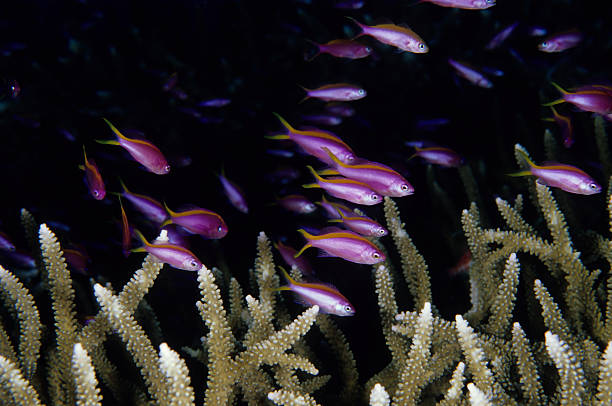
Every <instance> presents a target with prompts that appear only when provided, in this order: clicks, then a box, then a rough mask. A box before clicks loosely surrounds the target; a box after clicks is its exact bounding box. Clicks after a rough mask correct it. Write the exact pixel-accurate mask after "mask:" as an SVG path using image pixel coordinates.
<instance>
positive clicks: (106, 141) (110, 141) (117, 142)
mask: <svg viewBox="0 0 612 406" xmlns="http://www.w3.org/2000/svg"><path fill="white" fill-rule="evenodd" d="M96 142H97V143H98V144H104V145H120V144H119V141H117V140H96Z"/></svg>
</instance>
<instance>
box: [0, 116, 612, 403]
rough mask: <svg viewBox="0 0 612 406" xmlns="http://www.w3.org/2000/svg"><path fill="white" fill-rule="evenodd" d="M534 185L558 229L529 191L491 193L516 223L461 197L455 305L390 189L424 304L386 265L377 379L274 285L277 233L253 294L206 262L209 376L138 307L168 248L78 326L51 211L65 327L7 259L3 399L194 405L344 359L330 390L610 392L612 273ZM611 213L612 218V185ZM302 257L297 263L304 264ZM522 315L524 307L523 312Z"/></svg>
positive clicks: (289, 396)
mask: <svg viewBox="0 0 612 406" xmlns="http://www.w3.org/2000/svg"><path fill="white" fill-rule="evenodd" d="M602 128H603V127H601V129H599V132H600V134H598V136H599V137H600V138H601V137H603V136H602V135H601V134H602V133H603V129H602ZM598 143H603V141H602V140H599V141H598ZM516 148H517V149H518V148H522V147H520V146H518V145H517V146H516ZM524 152H525V153H526V151H524ZM549 152H550V151H549ZM519 155H521V154H517V160H519V158H518V156H519ZM519 164H520V160H519ZM611 183H612V180H611ZM611 188H612V186H611ZM531 193H532V194H533V196H532V198H533V200H534V201H535V202H536V204H537V208H538V210H539V212H540V213H541V214H542V216H543V218H544V220H545V223H546V226H547V229H548V232H547V233H548V234H549V236H548V237H544V233H543V232H541V231H537V227H536V226H535V225H532V224H529V223H528V222H527V221H526V220H525V219H524V218H523V215H522V206H523V200H522V197H521V196H520V195H519V196H517V198H516V200H515V203H514V205H512V204H510V203H509V202H507V201H505V200H503V199H501V198H497V199H496V200H495V203H496V204H497V208H498V210H499V213H500V215H501V218H502V219H503V220H504V222H505V224H506V227H505V229H504V230H502V229H487V228H484V227H483V226H482V225H481V221H480V214H479V209H478V208H477V206H476V204H475V203H473V204H472V205H471V206H470V208H469V209H467V210H464V211H463V214H462V223H463V229H464V232H465V236H466V238H467V241H468V245H469V248H470V251H471V253H472V258H473V261H472V264H471V266H470V270H469V281H470V289H471V300H472V308H471V309H470V310H469V311H468V312H467V313H466V314H463V315H456V316H455V320H454V321H447V320H444V319H443V318H441V317H440V316H439V314H438V311H437V310H436V308H435V306H434V305H433V304H432V295H431V289H430V280H429V274H428V271H427V265H426V263H425V260H424V258H423V257H422V256H421V255H420V254H419V252H418V251H417V249H416V247H415V245H414V244H413V243H412V240H411V239H410V237H409V236H408V234H407V233H406V231H405V230H404V226H403V224H402V223H401V220H400V215H399V211H398V209H397V206H396V205H395V203H394V202H393V201H392V200H391V199H389V198H386V200H385V204H384V209H385V215H386V220H387V225H388V228H389V230H390V231H391V235H392V237H393V240H394V243H395V246H396V248H397V250H398V252H399V254H400V257H401V269H402V274H403V277H404V279H405V281H406V283H407V285H408V288H409V291H410V293H411V295H412V299H413V302H414V304H415V311H403V312H400V311H399V309H398V306H397V303H396V301H395V290H394V280H393V277H394V275H396V273H395V272H394V271H393V266H392V264H391V263H390V262H389V261H387V262H385V263H383V264H379V265H377V266H375V267H374V269H373V276H374V280H375V286H376V293H377V296H378V305H379V310H380V318H381V328H382V332H383V334H384V336H385V339H386V344H387V347H388V350H389V352H390V356H391V361H390V363H389V364H388V365H387V366H386V367H385V368H384V369H383V370H381V371H380V372H379V373H377V374H376V375H375V376H374V377H372V378H370V379H369V380H368V381H367V382H366V384H365V388H362V387H360V383H359V375H358V371H357V367H356V364H355V360H354V358H353V355H352V353H351V350H350V348H349V345H348V341H347V339H346V338H345V337H344V335H343V334H342V333H341V332H340V330H339V329H338V328H337V327H336V326H335V324H334V322H333V321H332V319H331V318H330V317H329V316H327V315H324V314H319V309H318V307H317V306H313V307H311V308H308V309H306V310H305V311H304V312H303V313H302V314H301V315H299V316H298V317H297V318H296V319H294V320H291V317H290V316H289V314H288V312H287V310H286V307H285V306H284V305H283V304H282V303H281V301H280V300H279V299H278V296H277V292H276V289H277V288H278V286H279V277H278V275H277V273H276V270H275V267H274V263H273V259H272V251H271V247H270V242H269V240H268V238H267V237H266V235H265V234H263V233H261V234H260V235H259V236H258V238H257V250H258V256H257V259H256V261H255V266H254V270H253V273H252V275H253V277H254V280H255V284H254V287H255V290H258V292H257V298H256V297H255V296H252V295H247V296H246V297H243V293H242V289H241V287H240V285H239V284H238V282H237V281H236V279H233V278H231V279H230V282H229V283H228V293H227V297H228V300H227V301H228V304H227V305H224V303H223V300H222V296H221V291H220V289H219V287H218V282H217V281H216V278H215V274H216V273H217V272H216V271H214V270H209V269H208V268H206V267H203V268H202V269H201V270H200V271H199V272H198V282H199V288H200V291H201V299H200V300H199V301H198V302H197V303H196V306H197V309H198V310H199V313H200V315H201V318H202V320H203V324H204V325H205V330H206V334H205V336H204V337H203V338H202V340H201V342H202V348H200V349H193V348H183V349H181V350H180V351H179V352H180V353H182V354H183V355H188V356H192V357H194V358H196V359H198V360H201V361H202V362H203V363H204V364H205V365H206V368H205V370H206V371H207V375H208V376H207V382H206V385H205V392H204V393H203V394H196V393H194V390H193V387H192V385H191V382H190V373H189V372H190V371H189V370H188V368H187V365H186V363H185V360H184V359H183V358H182V357H181V355H179V352H177V351H176V350H173V349H172V348H170V347H169V346H168V345H167V344H165V343H162V344H161V345H160V346H159V349H156V348H154V346H153V344H152V342H151V339H150V338H149V337H148V336H147V334H146V333H145V330H144V329H143V328H142V327H141V325H140V324H139V322H137V319H136V318H135V311H136V308H137V306H138V305H139V304H140V303H141V302H142V301H143V298H144V296H145V295H146V294H147V292H148V291H149V289H150V288H151V287H152V286H153V284H154V282H155V280H156V278H157V276H158V274H159V272H160V271H161V269H162V264H161V263H160V262H158V261H157V260H156V259H155V258H154V257H152V256H147V257H146V258H145V260H144V262H143V264H142V267H141V268H140V269H139V270H137V271H136V272H135V273H134V275H133V276H132V278H131V280H130V281H129V282H128V283H127V284H126V285H125V286H124V287H123V288H122V290H121V291H120V292H119V293H114V292H113V291H112V290H111V288H110V286H102V285H100V284H95V286H93V289H92V292H91V295H93V296H95V298H96V300H97V302H98V304H99V307H100V311H99V313H98V314H97V315H96V317H95V318H94V319H93V321H91V322H90V323H89V324H88V325H87V326H84V327H82V326H81V325H80V324H79V323H77V321H76V316H75V291H74V290H73V286H72V282H71V279H70V274H69V271H68V269H67V267H66V264H65V261H64V259H63V254H62V251H61V248H60V245H59V243H58V241H57V239H56V237H55V235H54V234H53V232H52V231H51V230H49V228H48V227H47V226H46V225H44V224H43V225H41V226H40V227H39V232H38V235H39V240H40V250H41V251H40V253H41V257H42V261H43V263H44V267H41V268H42V269H41V271H42V276H43V278H42V279H43V281H45V284H46V286H47V288H48V291H49V296H50V298H51V303H52V308H53V315H54V323H55V328H54V329H51V328H50V326H44V325H42V324H41V321H40V319H41V318H40V315H39V311H38V309H37V307H36V303H35V301H34V298H33V296H32V294H31V293H30V291H29V290H28V289H27V288H26V287H24V285H23V284H22V283H21V282H20V281H19V280H18V279H17V278H16V277H15V276H14V275H13V274H12V273H11V272H10V271H9V270H6V269H4V268H2V267H0V284H1V287H2V289H1V292H2V295H1V296H2V299H3V301H4V304H5V308H6V309H7V313H8V314H9V315H10V316H11V317H12V318H13V319H14V321H15V322H14V323H13V322H12V320H3V324H2V325H0V354H1V355H0V384H1V385H0V403H1V404H3V405H4V404H7V405H9V404H17V405H39V404H50V405H68V404H78V405H98V404H113V405H114V404H159V405H191V404H195V399H196V398H197V397H196V395H198V396H199V398H201V399H203V402H204V404H206V405H228V404H236V403H238V402H245V403H248V404H252V405H257V404H270V402H273V403H275V404H279V405H316V404H317V401H316V400H315V398H316V397H318V396H317V394H316V393H315V392H317V390H318V389H320V388H324V387H325V386H326V384H327V383H328V381H329V380H330V378H331V377H330V376H329V375H323V376H318V369H319V368H322V367H324V368H325V370H332V371H337V372H335V373H337V375H338V376H337V377H334V379H336V380H337V381H338V382H341V383H342V389H341V390H329V391H325V390H323V391H321V395H320V396H321V398H322V399H324V400H325V402H326V403H328V404H358V403H367V402H369V404H370V405H374V406H384V405H390V404H393V405H412V404H414V405H416V404H439V405H465V404H472V405H502V404H503V405H513V404H516V405H518V404H528V405H540V404H562V405H580V404H584V405H610V404H612V345H610V342H611V340H612V277H610V276H609V275H608V276H607V281H606V280H605V279H606V278H604V276H603V275H602V273H601V272H600V271H599V270H589V269H588V268H587V267H586V266H585V264H584V263H583V262H582V260H581V256H580V252H578V251H576V249H575V248H574V244H573V242H572V239H571V237H570V233H569V229H568V226H567V224H566V220H565V216H564V214H563V213H562V212H561V210H559V208H558V204H557V201H556V200H555V199H554V197H553V194H552V193H551V190H550V189H549V188H548V187H547V186H543V185H540V184H537V183H533V184H532V186H531ZM608 214H609V217H610V229H611V230H610V232H611V233H612V196H611V193H610V192H609V193H608ZM22 218H23V223H24V225H25V226H26V234H27V235H29V238H31V239H32V238H34V236H35V231H34V230H33V229H34V228H38V227H37V226H36V223H35V221H34V219H33V218H32V217H31V215H30V214H29V213H27V212H26V211H23V212H22ZM589 236H590V237H591V240H592V241H594V244H593V246H594V248H593V249H592V251H593V253H592V254H591V256H592V257H593V258H596V259H599V260H600V261H607V262H608V264H609V265H610V266H612V240H610V239H607V238H605V237H603V236H600V235H597V234H595V233H593V232H591V233H590V234H589ZM33 246H34V245H33ZM519 258H520V261H519ZM292 273H293V276H294V277H295V278H299V277H300V275H299V274H298V273H297V270H296V269H293V271H292ZM608 274H609V272H608ZM543 281H544V282H545V283H544V282H543ZM222 286H224V285H222ZM550 292H555V293H556V297H553V295H551V293H550ZM517 297H518V298H519V299H520V300H518V301H517ZM515 304H516V306H521V308H520V309H519V308H516V309H515ZM226 309H228V310H226ZM518 319H520V320H526V321H524V322H523V324H525V326H522V325H521V324H520V323H519V322H518V321H517V320H518ZM313 324H315V325H316V328H317V329H318V330H319V331H320V333H321V335H322V337H323V338H324V340H325V341H326V342H327V343H328V347H329V348H330V349H331V350H332V351H333V352H334V353H335V356H336V358H335V359H334V360H333V362H329V364H333V365H338V367H336V368H334V367H329V365H327V364H323V363H322V362H321V361H320V360H319V359H318V357H317V355H316V354H315V352H314V351H313V349H312V348H311V346H309V344H308V343H307V341H306V340H305V339H304V338H305V335H306V333H308V332H309V330H311V329H312V328H313ZM525 331H527V332H528V333H529V334H526V332H525ZM111 335H112V336H115V337H119V338H120V339H121V341H123V343H124V345H125V348H126V350H127V352H128V353H129V354H130V355H131V358H132V360H133V363H134V364H135V365H136V366H137V368H138V369H139V371H140V374H141V378H142V379H141V380H133V379H131V377H130V376H128V375H126V373H125V372H124V371H123V370H122V369H120V368H118V367H117V366H116V365H115V363H114V360H112V357H111V356H110V354H109V353H108V352H107V346H106V344H107V343H106V342H107V341H108V339H109V336H111ZM528 337H529V338H528ZM15 343H18V344H17V345H15ZM41 354H44V356H41ZM202 368H203V370H204V367H202ZM192 372H193V371H192ZM192 376H195V375H194V374H193V373H192ZM102 393H104V397H105V399H102ZM330 396H334V397H330Z"/></svg>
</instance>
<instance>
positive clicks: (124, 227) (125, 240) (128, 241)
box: [119, 195, 132, 257]
mask: <svg viewBox="0 0 612 406" xmlns="http://www.w3.org/2000/svg"><path fill="white" fill-rule="evenodd" d="M119 207H121V248H122V250H123V256H125V257H127V256H129V255H130V252H131V251H130V247H131V245H132V230H131V228H130V223H128V219H127V215H126V214H125V210H124V209H123V203H122V202H121V195H119Z"/></svg>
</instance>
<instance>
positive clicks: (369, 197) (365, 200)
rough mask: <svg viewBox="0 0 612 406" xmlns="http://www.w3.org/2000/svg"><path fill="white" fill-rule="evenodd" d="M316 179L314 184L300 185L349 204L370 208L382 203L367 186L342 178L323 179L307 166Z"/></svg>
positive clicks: (379, 197)
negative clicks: (320, 191) (320, 190)
mask: <svg viewBox="0 0 612 406" xmlns="http://www.w3.org/2000/svg"><path fill="white" fill-rule="evenodd" d="M307 168H308V169H309V170H310V172H311V173H312V174H313V176H314V177H315V179H316V183H310V184H307V185H302V186H303V187H305V188H322V189H323V190H325V191H326V192H327V193H329V194H330V195H332V196H334V197H337V198H338V199H344V200H347V201H349V202H351V203H356V204H363V205H366V206H371V205H374V204H379V203H381V202H382V201H383V198H382V196H381V195H380V194H378V193H376V192H375V191H374V190H372V188H371V187H370V186H368V185H367V184H365V183H363V182H360V181H357V180H354V179H349V178H344V177H336V176H334V177H331V178H328V179H324V178H322V177H321V176H319V174H318V173H317V172H316V171H315V170H314V169H313V168H312V166H307Z"/></svg>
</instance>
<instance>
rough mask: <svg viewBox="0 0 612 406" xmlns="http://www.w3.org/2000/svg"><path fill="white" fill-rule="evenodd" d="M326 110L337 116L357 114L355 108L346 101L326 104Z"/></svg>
mask: <svg viewBox="0 0 612 406" xmlns="http://www.w3.org/2000/svg"><path fill="white" fill-rule="evenodd" d="M325 111H327V112H328V113H330V114H333V115H335V116H340V117H352V116H354V115H355V109H354V108H352V107H351V106H349V105H348V104H346V103H342V102H333V103H328V104H326V105H325Z"/></svg>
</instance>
